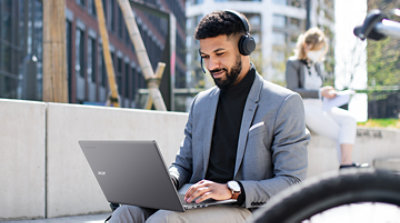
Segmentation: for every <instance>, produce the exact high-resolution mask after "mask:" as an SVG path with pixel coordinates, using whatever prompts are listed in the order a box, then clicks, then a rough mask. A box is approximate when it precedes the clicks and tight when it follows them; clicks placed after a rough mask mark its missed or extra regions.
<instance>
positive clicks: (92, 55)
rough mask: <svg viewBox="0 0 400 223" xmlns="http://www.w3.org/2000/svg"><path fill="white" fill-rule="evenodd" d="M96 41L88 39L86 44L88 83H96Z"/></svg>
mask: <svg viewBox="0 0 400 223" xmlns="http://www.w3.org/2000/svg"><path fill="white" fill-rule="evenodd" d="M96 45H97V44H96V39H95V38H92V37H90V38H89V44H88V57H87V58H88V62H87V73H88V79H89V81H90V82H96V57H97V53H96Z"/></svg>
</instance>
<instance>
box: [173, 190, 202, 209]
mask: <svg viewBox="0 0 400 223" xmlns="http://www.w3.org/2000/svg"><path fill="white" fill-rule="evenodd" d="M179 199H180V200H181V203H182V206H183V207H184V208H185V209H187V210H189V209H194V208H205V207H207V205H206V204H205V203H203V202H202V203H199V204H198V203H196V202H191V203H188V202H186V201H185V195H184V194H179Z"/></svg>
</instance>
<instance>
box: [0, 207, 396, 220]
mask: <svg viewBox="0 0 400 223" xmlns="http://www.w3.org/2000/svg"><path fill="white" fill-rule="evenodd" d="M108 216H109V214H97V215H84V216H72V217H63V218H51V219H38V220H20V221H0V222H1V223H103V222H104V220H105V219H106V218H107V217H108ZM338 222H340V223H358V222H362V223H382V222H384V223H399V222H400V208H399V207H398V206H394V205H388V204H383V203H361V204H351V205H343V206H340V207H337V208H333V209H330V210H328V211H325V212H323V213H320V214H318V215H315V216H313V217H312V218H311V219H309V220H305V221H303V223H338Z"/></svg>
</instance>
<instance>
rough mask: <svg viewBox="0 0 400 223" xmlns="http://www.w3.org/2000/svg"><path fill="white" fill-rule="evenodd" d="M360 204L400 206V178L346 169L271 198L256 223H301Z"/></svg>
mask: <svg viewBox="0 0 400 223" xmlns="http://www.w3.org/2000/svg"><path fill="white" fill-rule="evenodd" d="M359 202H380V203H386V204H393V205H397V206H400V176H399V175H396V174H394V173H393V172H389V171H383V170H374V169H366V170H356V169H355V170H345V171H340V172H339V173H335V174H328V175H325V176H322V177H319V178H318V177H317V178H312V179H309V180H306V181H304V182H303V183H302V184H299V185H295V186H292V187H290V188H288V189H287V190H285V191H283V192H282V193H281V194H278V195H277V196H275V197H273V198H271V200H270V201H269V202H268V203H267V205H266V206H264V207H262V208H260V209H259V210H258V211H257V212H256V213H254V218H253V222H256V223H260V222H267V223H271V222H301V221H303V220H307V219H309V218H311V217H312V216H314V215H316V214H318V213H321V212H323V211H326V210H329V209H332V208H335V207H338V206H341V205H344V204H353V203H359Z"/></svg>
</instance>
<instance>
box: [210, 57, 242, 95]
mask: <svg viewBox="0 0 400 223" xmlns="http://www.w3.org/2000/svg"><path fill="white" fill-rule="evenodd" d="M221 70H223V71H225V73H226V80H221V78H214V76H213V73H216V72H219V71H221ZM241 71H242V61H241V60H240V55H238V56H237V57H236V62H235V65H233V67H232V68H231V71H230V72H228V69H226V68H221V69H215V70H211V71H210V73H211V77H212V78H213V80H214V83H215V84H216V85H217V86H218V87H219V88H220V89H227V88H229V87H230V86H232V84H233V83H234V82H235V81H236V80H237V79H238V77H239V74H240V72H241Z"/></svg>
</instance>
